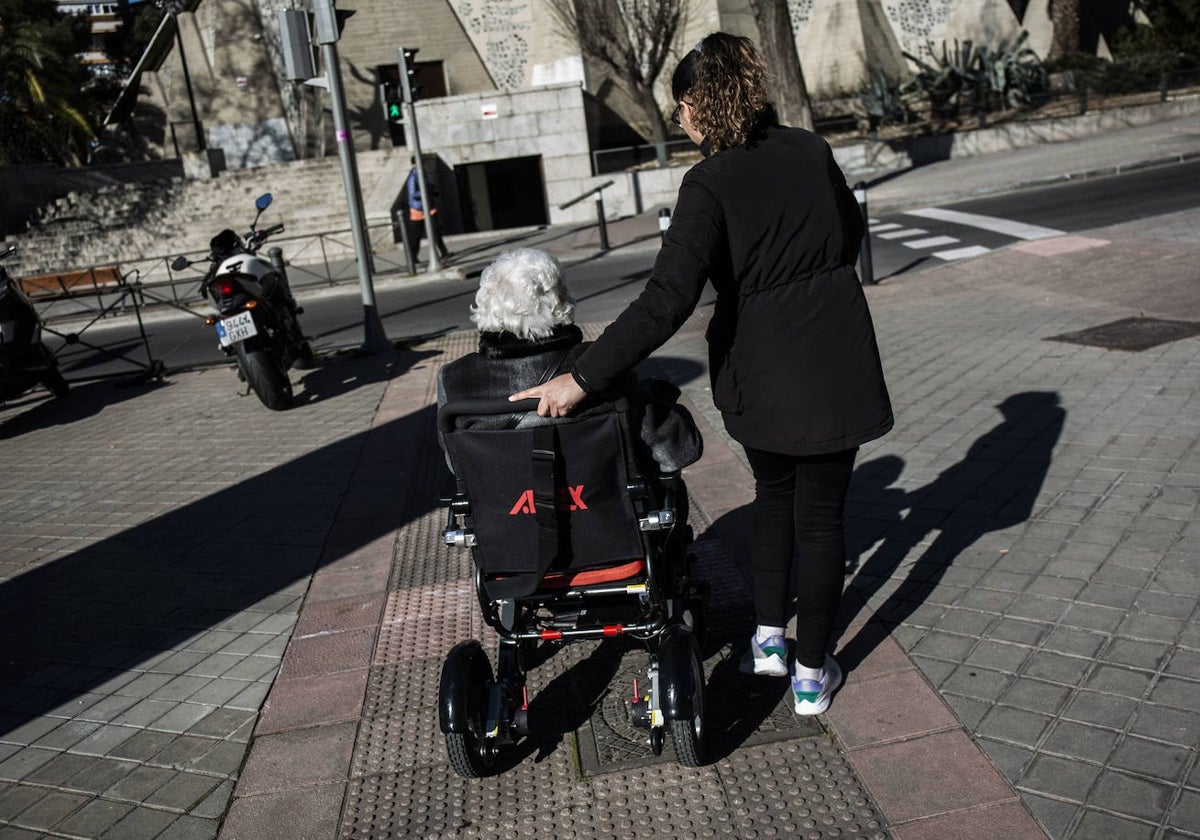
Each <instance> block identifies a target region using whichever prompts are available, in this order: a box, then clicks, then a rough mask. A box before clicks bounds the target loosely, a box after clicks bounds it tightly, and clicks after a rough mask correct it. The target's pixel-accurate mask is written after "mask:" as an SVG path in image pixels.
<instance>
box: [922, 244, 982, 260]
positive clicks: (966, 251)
mask: <svg viewBox="0 0 1200 840" xmlns="http://www.w3.org/2000/svg"><path fill="white" fill-rule="evenodd" d="M991 252H992V249H991V248H985V247H984V246H982V245H968V246H966V247H965V248H951V249H950V250H949V251H934V252H933V255H934V256H935V257H937V258H938V259H941V260H965V259H966V258H967V257H981V256H983V255H984V254H990V253H991Z"/></svg>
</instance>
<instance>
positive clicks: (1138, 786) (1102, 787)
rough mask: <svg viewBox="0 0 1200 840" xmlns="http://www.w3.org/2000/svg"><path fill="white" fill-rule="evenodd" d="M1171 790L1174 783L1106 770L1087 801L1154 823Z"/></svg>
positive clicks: (1163, 809)
mask: <svg viewBox="0 0 1200 840" xmlns="http://www.w3.org/2000/svg"><path fill="white" fill-rule="evenodd" d="M1174 791H1175V786H1174V785H1169V784H1164V783H1162V782H1157V781H1152V780H1150V779H1143V778H1140V777H1137V776H1131V775H1128V774H1125V773H1117V772H1113V771H1109V772H1106V773H1104V774H1102V775H1101V776H1100V779H1099V781H1098V782H1097V783H1096V788H1095V790H1093V791H1092V793H1091V796H1090V798H1089V802H1088V804H1089V805H1092V806H1093V807H1097V808H1104V809H1105V810H1107V811H1116V812H1117V813H1120V814H1127V815H1130V816H1132V817H1135V818H1138V819H1143V820H1146V821H1149V822H1153V823H1157V822H1158V820H1160V819H1162V815H1163V814H1165V813H1166V812H1167V806H1168V805H1170V803H1171V797H1172V795H1173V793H1174Z"/></svg>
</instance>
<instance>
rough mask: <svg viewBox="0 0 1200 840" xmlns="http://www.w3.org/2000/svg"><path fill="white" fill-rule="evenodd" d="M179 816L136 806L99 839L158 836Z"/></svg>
mask: <svg viewBox="0 0 1200 840" xmlns="http://www.w3.org/2000/svg"><path fill="white" fill-rule="evenodd" d="M176 819H177V816H176V815H175V814H172V813H171V812H169V811H156V810H153V809H151V808H134V809H133V810H132V811H130V812H129V813H128V814H126V815H125V817H124V818H122V819H121V821H120V822H118V823H117V824H116V825H114V826H113V827H112V828H110V829H109V830H108V831H106V832H104V833H103V834H101V835H100V837H99V838H98V840H128V838H133V837H157V836H158V835H159V834H161V833H162V832H163V831H164V830H165V829H166V828H167V827H168V826H169V825H171V823H173V822H175V820H176Z"/></svg>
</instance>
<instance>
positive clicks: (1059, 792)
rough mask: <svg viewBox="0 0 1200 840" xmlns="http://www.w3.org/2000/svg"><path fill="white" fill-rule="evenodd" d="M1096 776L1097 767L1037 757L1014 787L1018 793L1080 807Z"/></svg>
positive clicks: (1042, 754)
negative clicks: (1067, 801) (1032, 793)
mask: <svg viewBox="0 0 1200 840" xmlns="http://www.w3.org/2000/svg"><path fill="white" fill-rule="evenodd" d="M1099 776H1100V767H1099V765H1091V764H1084V763H1083V762H1080V761H1071V760H1068V759H1063V758H1057V757H1055V756H1052V755H1046V754H1044V753H1039V754H1038V755H1036V756H1035V757H1034V759H1033V761H1032V762H1031V763H1030V765H1029V769H1027V770H1026V771H1025V775H1024V776H1022V777H1021V780H1020V782H1018V783H1017V787H1018V789H1020V790H1029V791H1032V792H1036V793H1040V794H1043V795H1046V794H1049V795H1051V796H1057V797H1059V798H1061V799H1066V800H1069V801H1072V802H1078V803H1082V802H1083V801H1084V800H1085V799H1086V798H1087V795H1088V792H1089V791H1090V790H1091V789H1092V785H1093V784H1094V783H1095V781H1096V779H1097V778H1098V777H1099Z"/></svg>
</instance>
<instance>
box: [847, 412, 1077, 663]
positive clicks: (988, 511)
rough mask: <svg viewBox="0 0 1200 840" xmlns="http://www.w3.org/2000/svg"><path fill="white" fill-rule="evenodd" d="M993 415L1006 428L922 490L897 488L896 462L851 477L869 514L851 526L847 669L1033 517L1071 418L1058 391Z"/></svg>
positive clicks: (854, 494) (884, 461) (887, 460)
mask: <svg viewBox="0 0 1200 840" xmlns="http://www.w3.org/2000/svg"><path fill="white" fill-rule="evenodd" d="M997 408H998V409H1000V412H1001V413H1002V414H1003V416H1004V419H1003V421H1002V422H1001V423H1000V424H999V425H998V426H996V427H995V428H993V429H992V430H991V431H989V432H988V433H987V434H985V435H983V436H982V437H980V438H979V439H978V440H976V441H975V443H974V444H972V445H971V448H970V449H969V450H968V451H967V454H966V455H965V456H964V457H963V459H962V460H961V461H959V462H958V463H957V464H954V465H953V466H951V467H950V468H948V469H947V470H945V471H944V472H942V473H941V475H939V476H938V477H937V478H936V479H934V480H933V481H932V482H931V483H930V484H928V485H926V486H925V487H921V488H918V489H916V490H912V491H908V492H905V491H904V490H901V489H899V488H895V487H892V486H891V485H892V483H893V482H894V481H895V480H896V479H898V478H899V476H900V474H901V472H902V470H903V466H904V462H903V461H902V460H901V459H899V458H897V457H895V456H884V457H883V458H879V459H876V460H874V461H869V462H867V463H865V464H862V465H860V466H859V467H858V468H857V469H856V470H855V474H854V481H853V483H852V485H851V489H850V497H851V500H852V502H853V503H854V504H855V505H858V506H863V507H865V508H866V509H867V511H868V516H865V517H862V518H858V519H854V520H852V521H851V522H850V523H849V525H848V533H847V543H848V548H849V549H850V550H849V552H848V558H847V559H848V560H849V562H850V565H851V568H852V570H856V573H855V575H854V578H853V580H852V581H851V583H850V588H849V590H848V594H849V593H853V595H854V596H856V597H852V598H847V599H846V600H845V601H844V602H843V607H842V614H841V616H840V620H839V626H840V627H843V628H844V627H848V626H849V625H851V624H858V625H860V628H861V629H859V630H858V632H857V633H856V634H855V636H854V638H852V639H850V640H848V641H847V642H846V645H845V648H844V657H845V661H844V662H843V665H844V666H845V667H846V669H847V670H851V669H853V668H854V666H855V665H857V664H858V663H860V662H862V661H863V660H864V659H865V658H866V657H867V656H868V655H869V654H870V652H871V651H872V650H873V649H874V648H875V646H876V645H877V644H878V643H879V642H880V641H881V640H882V639H883V638H884V637H885V636H886V635H887V631H889V630H890V629H891V628H894V627H896V626H897V625H899V624H901V623H903V622H904V621H905V619H907V618H908V617H909V616H911V615H912V614H913V612H914V611H915V610H916V609H917V608H918V607H920V606H921V604H922V603H923V602H924V601H925V599H926V598H927V597H928V596H929V594H930V593H931V592H932V591H933V589H934V587H936V586H937V584H938V582H939V581H940V580H941V578H942V576H943V575H944V574H945V571H946V569H947V568H949V566H950V565H951V564H952V563H953V562H954V560H955V558H957V557H958V556H959V555H960V554H961V553H962V552H963V551H964V550H966V549H967V548H969V547H970V546H971V545H972V544H974V543H975V542H976V541H977V540H978V539H979V538H980V537H982V536H983V535H984V534H987V533H989V532H991V531H996V530H999V529H1002V528H1009V527H1012V526H1014V525H1019V524H1020V523H1022V522H1025V521H1026V520H1028V519H1029V517H1030V515H1031V514H1032V512H1033V505H1034V502H1035V500H1036V499H1037V496H1038V492H1039V491H1040V490H1041V487H1042V483H1043V482H1044V481H1045V478H1046V473H1047V471H1048V470H1049V469H1050V463H1051V458H1052V454H1053V451H1054V446H1055V444H1056V443H1057V442H1058V438H1059V436H1060V434H1061V433H1062V428H1063V423H1064V421H1065V419H1066V411H1065V410H1064V409H1063V408H1062V407H1061V406H1060V405H1059V395H1058V394H1057V393H1053V392H1045V391H1026V392H1022V393H1019V394H1014V395H1013V396H1010V397H1008V398H1007V399H1005V400H1004V401H1003V402H1001V403H1000V404H999V405H998V406H997ZM905 511H907V512H905ZM934 532H937V536H936V537H934V538H933V541H932V542H931V543H930V545H929V547H928V548H926V549H925V550H924V551H922V552H921V554H920V556H919V557H918V558H917V559H916V562H915V563H913V564H912V565H911V567H910V568H909V570H908V572H907V574H906V575H905V578H904V581H903V583H902V584H901V585H900V586H899V588H898V589H896V591H895V592H893V593H892V594H891V595H889V596H888V598H887V599H886V600H885V601H884V602H883V604H881V605H879V606H878V607H877V608H876V609H875V610H874V612H873V613H872V614H871V615H870V616H869V617H868V620H867V621H866V622H865V623H863V622H862V621H861V616H859V615H858V614H857V613H858V612H859V611H861V610H863V609H864V608H865V607H864V605H865V604H866V603H867V602H869V600H870V598H871V596H872V595H874V594H875V593H876V592H878V591H879V590H880V589H881V588H882V587H883V586H884V585H885V584H886V583H887V582H888V581H889V580H890V579H891V577H892V574H893V573H894V572H895V571H896V569H898V568H899V567H900V565H901V563H903V562H904V561H905V559H906V558H907V557H908V556H909V555H910V554H911V553H912V552H913V550H914V549H915V548H917V546H918V545H920V544H921V542H922V541H923V540H925V539H927V538H928V537H929V536H930V535H931V534H933V533H934ZM880 537H882V542H881V543H880V544H879V545H878V547H877V548H876V549H875V550H874V551H873V552H871V554H870V556H868V557H866V559H865V560H863V561H862V562H861V563H860V562H859V559H860V557H859V555H860V554H861V553H863V552H865V551H866V550H868V549H869V548H870V546H871V545H874V544H875V543H876V542H877V541H878V540H879V538H880ZM1001 562H1002V561H1001ZM860 599H861V600H860Z"/></svg>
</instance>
